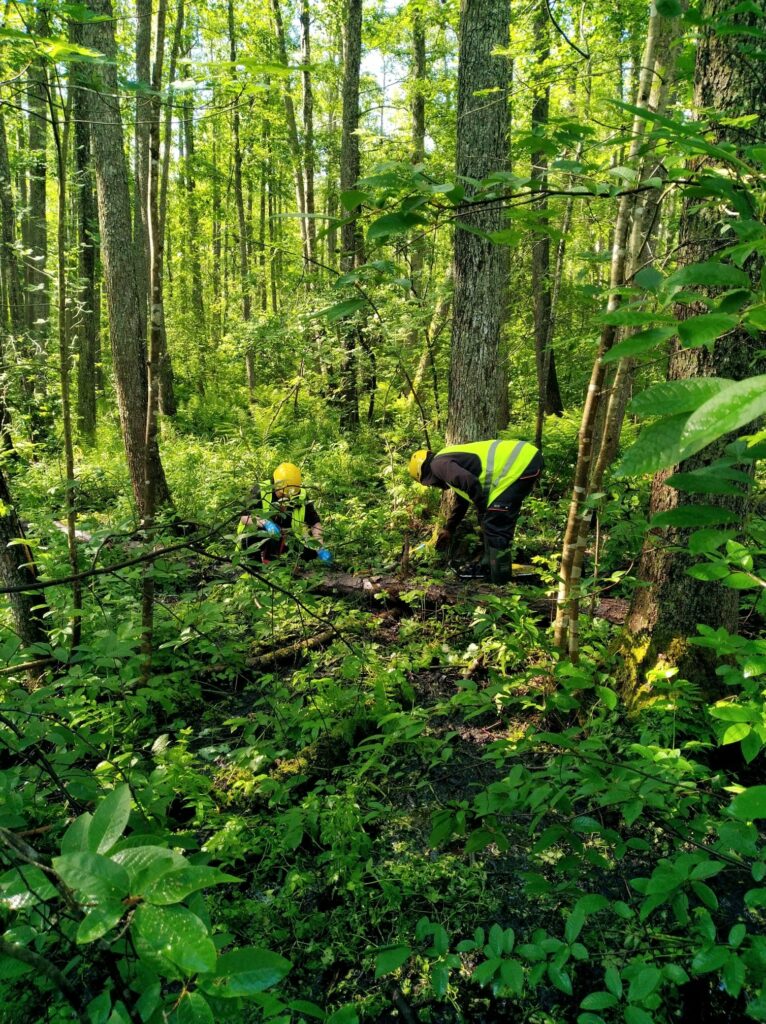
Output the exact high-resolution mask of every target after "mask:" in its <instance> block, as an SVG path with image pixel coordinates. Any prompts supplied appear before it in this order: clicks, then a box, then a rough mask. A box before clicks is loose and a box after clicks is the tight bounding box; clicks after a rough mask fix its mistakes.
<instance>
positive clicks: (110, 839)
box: [88, 786, 130, 853]
mask: <svg viewBox="0 0 766 1024" xmlns="http://www.w3.org/2000/svg"><path fill="white" fill-rule="evenodd" d="M129 817H130V787H129V786H117V787H116V788H115V789H113V790H112V792H111V793H110V794H109V796H107V797H106V799H105V800H102V801H101V803H100V804H99V805H98V807H97V808H96V810H95V813H94V814H93V820H92V821H91V823H90V825H89V827H88V846H89V847H90V851H91V853H106V852H107V851H108V850H111V848H112V847H113V846H114V844H115V843H116V842H117V840H118V839H119V838H120V836H121V835H122V833H123V832H124V831H125V826H126V825H127V824H128V818H129Z"/></svg>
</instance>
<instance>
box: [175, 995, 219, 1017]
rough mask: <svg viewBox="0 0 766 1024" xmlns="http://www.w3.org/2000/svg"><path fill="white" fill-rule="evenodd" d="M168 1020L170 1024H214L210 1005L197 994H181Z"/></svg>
mask: <svg viewBox="0 0 766 1024" xmlns="http://www.w3.org/2000/svg"><path fill="white" fill-rule="evenodd" d="M170 1019H171V1021H172V1024H215V1017H214V1016H213V1011H212V1010H211V1009H210V1003H209V1002H208V1001H207V999H205V997H204V996H203V995H201V994H200V993H199V992H186V991H185V992H183V994H182V996H181V999H180V1001H179V1003H178V1006H177V1007H176V1012H175V1013H174V1014H173V1016H172V1017H171V1018H170Z"/></svg>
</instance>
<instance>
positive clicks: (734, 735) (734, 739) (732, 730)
mask: <svg viewBox="0 0 766 1024" xmlns="http://www.w3.org/2000/svg"><path fill="white" fill-rule="evenodd" d="M750 728H751V727H750V726H749V725H748V724H747V722H735V723H734V724H733V725H730V726H729V727H728V729H726V731H725V732H724V734H723V736H722V737H721V741H720V742H721V746H722V747H725V746H728V744H729V743H739V741H740V740H743V739H744V738H745V736H749V735H750Z"/></svg>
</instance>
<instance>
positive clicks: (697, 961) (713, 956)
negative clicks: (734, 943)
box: [692, 946, 729, 974]
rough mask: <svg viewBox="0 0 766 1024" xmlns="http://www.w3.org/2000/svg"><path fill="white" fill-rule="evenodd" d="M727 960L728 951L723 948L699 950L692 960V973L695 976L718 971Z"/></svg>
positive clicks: (713, 947) (714, 947)
mask: <svg viewBox="0 0 766 1024" xmlns="http://www.w3.org/2000/svg"><path fill="white" fill-rule="evenodd" d="M728 958H729V951H728V949H727V948H726V947H725V946H711V947H710V948H709V949H701V950H700V951H699V953H697V955H696V956H695V957H694V959H693V960H692V971H694V973H695V974H709V973H710V972H711V971H718V970H720V968H721V967H723V965H724V964H725V963H726V961H727V960H728Z"/></svg>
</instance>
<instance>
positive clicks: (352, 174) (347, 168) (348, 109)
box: [339, 0, 364, 430]
mask: <svg viewBox="0 0 766 1024" xmlns="http://www.w3.org/2000/svg"><path fill="white" fill-rule="evenodd" d="M347 3H348V6H347V9H346V35H345V46H344V71H343V127H342V131H341V144H340V189H341V192H346V191H348V190H349V189H351V188H353V187H354V184H355V183H356V181H357V179H358V178H359V171H360V166H361V165H360V157H359V136H358V135H357V134H356V131H357V128H358V127H359V70H360V66H361V61H362V0H347ZM340 244H341V255H340V269H341V273H344V274H345V273H348V272H349V271H351V270H353V269H354V267H355V266H358V265H359V264H361V263H363V262H364V247H363V243H362V235H361V231H360V228H359V222H358V219H357V218H356V217H350V216H349V217H346V218H345V219H344V221H343V224H342V226H341V235H340ZM356 340H357V330H356V328H351V327H348V326H346V328H345V330H344V331H343V361H342V363H341V381H340V395H339V399H340V406H341V415H340V421H341V427H342V429H344V430H353V429H354V428H355V427H357V426H358V425H359V399H358V388H357V379H356V377H357V355H356Z"/></svg>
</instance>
